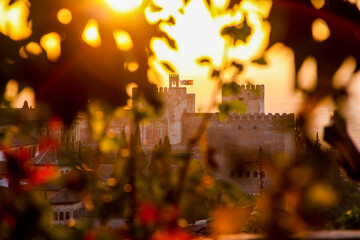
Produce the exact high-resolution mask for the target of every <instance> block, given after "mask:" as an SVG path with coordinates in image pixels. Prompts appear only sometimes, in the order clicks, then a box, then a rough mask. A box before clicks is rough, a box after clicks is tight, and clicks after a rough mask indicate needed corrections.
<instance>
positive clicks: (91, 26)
mask: <svg viewBox="0 0 360 240" xmlns="http://www.w3.org/2000/svg"><path fill="white" fill-rule="evenodd" d="M81 37H82V39H83V41H84V42H86V43H87V44H88V45H90V46H91V47H98V46H100V44H101V38H100V34H99V25H98V23H97V21H96V20H95V19H90V20H89V21H88V22H87V23H86V26H85V29H84V31H83V33H82V36H81Z"/></svg>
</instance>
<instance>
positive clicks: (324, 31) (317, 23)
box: [311, 18, 330, 42]
mask: <svg viewBox="0 0 360 240" xmlns="http://www.w3.org/2000/svg"><path fill="white" fill-rule="evenodd" d="M311 30H312V34H313V38H314V40H315V41H317V42H322V41H325V40H326V39H328V38H329V37H330V29H329V27H328V25H327V24H326V22H325V21H324V20H322V19H320V18H317V19H315V20H314V22H313V23H312V26H311Z"/></svg>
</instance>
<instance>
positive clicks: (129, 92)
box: [126, 82, 138, 97]
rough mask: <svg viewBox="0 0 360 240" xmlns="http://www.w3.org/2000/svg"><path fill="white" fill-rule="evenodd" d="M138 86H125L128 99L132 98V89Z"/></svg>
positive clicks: (133, 84)
mask: <svg viewBox="0 0 360 240" xmlns="http://www.w3.org/2000/svg"><path fill="white" fill-rule="evenodd" d="M137 87H138V85H137V84H136V83H133V82H131V83H129V84H127V85H126V94H127V95H128V96H129V97H132V92H133V88H137Z"/></svg>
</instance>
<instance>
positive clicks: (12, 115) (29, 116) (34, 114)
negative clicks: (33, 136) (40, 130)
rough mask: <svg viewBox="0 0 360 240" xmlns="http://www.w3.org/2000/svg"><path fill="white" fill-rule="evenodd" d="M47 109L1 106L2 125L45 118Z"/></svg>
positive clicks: (0, 120)
mask: <svg viewBox="0 0 360 240" xmlns="http://www.w3.org/2000/svg"><path fill="white" fill-rule="evenodd" d="M46 115H47V112H46V111H43V110H39V109H29V108H0V125H10V124H11V125H14V124H24V123H26V122H34V121H38V120H41V119H45V118H46Z"/></svg>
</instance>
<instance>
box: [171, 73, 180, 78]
mask: <svg viewBox="0 0 360 240" xmlns="http://www.w3.org/2000/svg"><path fill="white" fill-rule="evenodd" d="M169 77H179V74H178V73H171V74H169Z"/></svg>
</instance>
